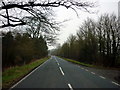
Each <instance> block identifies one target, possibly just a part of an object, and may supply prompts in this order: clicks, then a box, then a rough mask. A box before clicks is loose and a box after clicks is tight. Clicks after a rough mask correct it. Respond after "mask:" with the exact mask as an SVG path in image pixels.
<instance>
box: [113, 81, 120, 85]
mask: <svg viewBox="0 0 120 90" xmlns="http://www.w3.org/2000/svg"><path fill="white" fill-rule="evenodd" d="M112 83H113V84H115V85H118V86H120V84H118V83H116V82H113V81H112Z"/></svg>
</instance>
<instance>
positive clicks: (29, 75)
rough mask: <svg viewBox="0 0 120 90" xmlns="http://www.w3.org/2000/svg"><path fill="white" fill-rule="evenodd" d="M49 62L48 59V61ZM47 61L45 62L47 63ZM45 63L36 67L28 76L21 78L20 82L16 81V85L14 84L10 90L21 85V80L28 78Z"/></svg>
mask: <svg viewBox="0 0 120 90" xmlns="http://www.w3.org/2000/svg"><path fill="white" fill-rule="evenodd" d="M48 60H49V59H48ZM48 60H47V61H46V62H48ZM46 62H44V63H43V64H41V65H40V66H38V67H37V68H36V69H34V70H33V71H32V72H30V73H29V74H28V75H26V76H25V77H24V78H22V79H21V80H20V81H18V82H17V83H16V84H14V85H13V86H12V87H11V88H10V90H11V89H12V88H14V87H16V86H17V85H18V84H19V83H21V82H22V81H23V80H25V79H26V78H27V77H28V76H30V75H31V74H32V73H33V72H35V71H36V70H37V69H38V68H40V67H41V66H43V65H44V64H45V63H46Z"/></svg>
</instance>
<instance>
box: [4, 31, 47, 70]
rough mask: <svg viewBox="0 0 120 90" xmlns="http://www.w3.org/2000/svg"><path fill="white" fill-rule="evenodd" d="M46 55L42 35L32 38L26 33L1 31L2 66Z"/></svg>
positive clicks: (17, 63)
mask: <svg viewBox="0 0 120 90" xmlns="http://www.w3.org/2000/svg"><path fill="white" fill-rule="evenodd" d="M47 55H48V47H47V43H46V41H45V40H44V38H43V37H42V36H40V37H34V38H32V37H31V35H29V34H28V33H27V32H26V33H16V34H15V33H13V32H11V31H9V32H7V33H5V32H3V33H2V67H3V69H4V68H5V67H9V66H15V65H23V64H26V63H29V62H31V61H32V60H35V59H39V58H42V57H45V56H47Z"/></svg>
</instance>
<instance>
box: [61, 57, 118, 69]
mask: <svg viewBox="0 0 120 90" xmlns="http://www.w3.org/2000/svg"><path fill="white" fill-rule="evenodd" d="M60 58H62V59H64V60H66V61H69V62H72V63H75V64H78V65H82V66H86V67H91V68H96V69H104V70H105V69H106V70H118V71H120V68H114V67H103V66H100V65H92V64H86V63H82V62H79V61H76V60H72V59H68V58H63V57H60Z"/></svg>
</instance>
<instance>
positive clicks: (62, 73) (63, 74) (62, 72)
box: [59, 67, 64, 75]
mask: <svg viewBox="0 0 120 90" xmlns="http://www.w3.org/2000/svg"><path fill="white" fill-rule="evenodd" d="M59 68H60V71H61V73H62V75H64V72H63V70H62V68H61V67H59Z"/></svg>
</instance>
